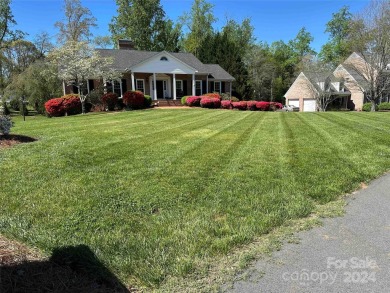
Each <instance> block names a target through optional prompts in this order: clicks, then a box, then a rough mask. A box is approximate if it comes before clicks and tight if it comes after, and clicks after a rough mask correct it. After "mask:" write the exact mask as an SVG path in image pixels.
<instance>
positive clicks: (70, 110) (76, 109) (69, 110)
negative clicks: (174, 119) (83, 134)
mask: <svg viewBox="0 0 390 293" xmlns="http://www.w3.org/2000/svg"><path fill="white" fill-rule="evenodd" d="M100 103H101V104H100ZM87 105H88V107H87V108H92V106H93V105H92V104H91V103H87ZM99 105H100V106H99ZM151 105H152V98H151V97H150V96H147V95H144V94H143V93H142V92H139V91H128V92H126V93H125V94H124V95H123V100H122V101H121V100H120V99H119V98H118V95H117V94H116V93H106V94H104V95H103V96H102V97H101V98H100V100H98V102H97V104H96V105H95V103H94V106H99V107H95V109H99V111H113V110H115V109H123V107H124V106H126V107H127V108H129V109H143V108H148V107H150V106H151ZM45 109H46V112H47V114H48V116H49V117H58V116H64V115H74V114H80V113H81V101H80V97H79V95H76V94H70V95H66V96H63V97H61V98H54V99H51V100H49V101H47V102H46V103H45Z"/></svg>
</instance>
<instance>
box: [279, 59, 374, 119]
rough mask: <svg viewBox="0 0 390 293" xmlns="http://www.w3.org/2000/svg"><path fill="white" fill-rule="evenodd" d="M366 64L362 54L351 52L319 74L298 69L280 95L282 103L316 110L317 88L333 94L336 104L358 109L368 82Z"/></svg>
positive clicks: (363, 98)
mask: <svg viewBox="0 0 390 293" xmlns="http://www.w3.org/2000/svg"><path fill="white" fill-rule="evenodd" d="M370 68H371V67H370V65H369V64H368V63H366V62H365V60H364V58H363V57H362V56H360V55H359V54H358V53H355V52H354V53H352V54H351V55H350V56H349V57H348V58H347V59H346V60H345V61H344V62H343V63H342V64H340V65H339V66H337V68H336V69H335V70H334V71H333V72H330V73H329V74H325V75H323V76H322V77H319V76H318V75H316V76H315V75H314V74H313V73H310V72H301V73H300V74H299V76H298V77H297V78H296V80H295V81H294V83H293V84H292V85H291V87H290V88H289V89H288V91H287V92H286V94H285V95H284V97H285V98H286V105H293V106H296V107H299V110H300V111H303V112H312V111H317V108H318V106H317V100H316V94H317V91H319V90H327V91H329V92H330V94H332V95H334V98H335V100H336V101H337V104H338V105H339V107H341V108H347V109H350V110H357V111H361V110H362V108H363V104H364V103H365V102H366V96H365V94H366V89H367V88H368V86H369V75H368V74H366V72H367V70H368V69H370ZM371 69H372V68H371ZM326 85H329V86H328V87H326ZM324 87H326V88H324Z"/></svg>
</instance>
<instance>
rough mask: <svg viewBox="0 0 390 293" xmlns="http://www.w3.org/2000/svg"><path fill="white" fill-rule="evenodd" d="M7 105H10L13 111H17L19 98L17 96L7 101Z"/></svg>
mask: <svg viewBox="0 0 390 293" xmlns="http://www.w3.org/2000/svg"><path fill="white" fill-rule="evenodd" d="M9 105H10V106H11V108H12V109H13V110H15V111H19V110H20V100H19V99H18V98H13V99H12V100H11V101H10V102H9Z"/></svg>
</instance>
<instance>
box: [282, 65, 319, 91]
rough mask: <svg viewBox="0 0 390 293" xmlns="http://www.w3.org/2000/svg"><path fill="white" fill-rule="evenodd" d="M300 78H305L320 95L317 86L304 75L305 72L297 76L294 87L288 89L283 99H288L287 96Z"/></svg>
mask: <svg viewBox="0 0 390 293" xmlns="http://www.w3.org/2000/svg"><path fill="white" fill-rule="evenodd" d="M300 77H304V78H305V79H306V80H307V81H308V82H309V83H310V84H311V85H312V86H313V88H314V90H315V91H316V92H317V94H318V90H317V89H316V86H315V85H314V84H313V83H312V82H311V80H310V78H308V77H307V76H306V75H305V74H304V73H303V71H302V72H301V73H300V74H299V75H298V76H297V78H296V79H295V80H294V82H293V83H292V85H291V86H290V87H289V88H288V91H287V92H286V93H285V94H284V96H283V97H286V96H287V94H288V93H289V92H290V90H291V88H292V87H293V85H294V84H295V83H296V81H297V80H298V79H299V78H300Z"/></svg>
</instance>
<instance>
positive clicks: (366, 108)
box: [362, 102, 378, 112]
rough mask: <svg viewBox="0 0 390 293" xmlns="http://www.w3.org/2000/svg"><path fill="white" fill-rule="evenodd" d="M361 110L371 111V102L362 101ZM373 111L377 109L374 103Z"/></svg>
mask: <svg viewBox="0 0 390 293" xmlns="http://www.w3.org/2000/svg"><path fill="white" fill-rule="evenodd" d="M362 110H363V111H366V112H370V111H371V102H370V103H364V105H363V109H362ZM375 111H378V105H375Z"/></svg>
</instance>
